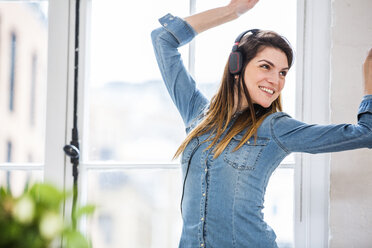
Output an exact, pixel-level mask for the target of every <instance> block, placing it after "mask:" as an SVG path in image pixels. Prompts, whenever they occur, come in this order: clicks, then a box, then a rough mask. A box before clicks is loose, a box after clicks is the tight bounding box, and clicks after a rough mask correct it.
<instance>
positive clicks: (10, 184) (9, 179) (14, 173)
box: [0, 170, 43, 196]
mask: <svg viewBox="0 0 372 248" xmlns="http://www.w3.org/2000/svg"><path fill="white" fill-rule="evenodd" d="M42 181H43V171H42V170H0V186H2V187H6V188H8V189H9V188H10V189H11V191H12V193H13V195H14V196H19V195H21V194H22V193H23V190H24V189H25V187H26V186H27V185H32V184H34V183H36V182H42Z"/></svg>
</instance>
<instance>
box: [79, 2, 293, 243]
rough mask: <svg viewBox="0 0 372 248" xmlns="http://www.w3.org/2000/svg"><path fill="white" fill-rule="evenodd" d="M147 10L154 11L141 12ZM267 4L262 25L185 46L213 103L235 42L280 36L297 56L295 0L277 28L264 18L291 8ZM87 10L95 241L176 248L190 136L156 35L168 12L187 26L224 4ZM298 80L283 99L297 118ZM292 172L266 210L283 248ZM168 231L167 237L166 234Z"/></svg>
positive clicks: (283, 176) (288, 168) (88, 184)
mask: <svg viewBox="0 0 372 248" xmlns="http://www.w3.org/2000/svg"><path fill="white" fill-rule="evenodd" d="M225 2H226V3H227V1H225ZM144 4H145V5H146V6H149V8H146V9H144V8H142V6H143V5H144ZM220 4H223V3H220ZM260 4H261V6H258V7H257V10H256V12H257V13H256V15H255V16H249V15H247V16H248V17H242V18H241V19H240V20H238V21H237V22H234V23H228V24H225V25H224V26H221V27H218V28H216V29H215V30H211V31H208V32H207V33H203V34H201V35H200V36H199V37H198V38H197V39H196V40H195V42H194V44H192V45H191V48H189V46H186V47H181V49H180V52H181V54H182V57H183V60H184V64H185V65H188V66H189V70H190V71H191V73H193V74H194V77H195V79H196V81H197V83H198V86H199V87H200V88H201V90H202V91H203V93H205V94H206V95H207V96H209V97H211V96H212V95H213V94H214V92H215V91H216V88H217V87H218V84H219V80H220V77H221V76H222V72H223V68H224V63H225V61H226V60H227V56H228V54H229V53H230V51H231V47H232V45H233V41H234V40H235V38H236V36H237V35H238V34H239V33H240V32H242V31H244V29H250V28H256V27H257V28H262V29H269V28H271V29H274V30H276V31H277V32H279V33H281V34H283V35H284V36H287V38H288V39H289V40H291V41H292V45H293V47H294V48H295V46H296V8H297V5H296V1H295V0H292V1H287V2H286V3H285V8H286V13H287V14H286V16H284V17H283V16H282V15H281V14H280V13H278V12H273V13H271V14H270V15H271V17H272V18H273V19H275V20H277V21H276V22H275V23H273V21H272V20H273V19H268V18H263V17H262V14H260V13H263V12H262V11H264V10H265V9H268V8H272V9H277V8H282V7H283V3H280V4H281V6H277V5H279V3H276V1H267V3H260ZM87 5H88V6H89V7H87V8H88V9H90V10H91V12H88V13H87V15H88V16H89V18H88V20H89V21H88V23H87V27H88V28H87V30H86V32H87V35H88V37H87V38H86V41H87V43H85V45H83V47H87V48H86V51H85V53H86V54H88V57H87V65H86V68H87V72H86V73H85V74H84V75H86V76H85V85H86V88H87V92H85V94H84V96H85V101H84V102H85V106H86V108H85V111H86V112H85V115H84V116H85V119H84V129H83V130H84V133H83V139H82V140H83V144H82V146H83V147H84V148H85V150H84V151H85V152H84V154H83V161H82V163H83V165H82V166H84V168H85V169H86V170H84V172H82V173H85V176H84V178H85V182H83V184H84V185H85V186H84V187H85V190H86V193H85V194H86V200H87V201H89V202H91V201H93V202H95V203H96V204H99V205H100V206H101V208H100V209H99V210H98V211H97V213H96V215H95V216H94V218H93V220H92V223H90V225H89V226H90V228H89V229H88V232H89V233H90V235H91V236H92V238H93V243H94V244H97V245H98V246H105V247H114V246H119V245H120V246H131V247H132V246H133V244H139V243H142V244H143V245H142V246H143V247H150V246H151V247H176V246H177V245H178V241H179V240H178V238H179V235H180V230H181V219H180V218H181V216H180V214H179V203H180V196H181V193H180V190H181V189H182V185H181V181H180V180H181V179H180V172H179V170H178V169H177V164H175V162H177V161H171V157H172V155H173V154H174V152H175V151H176V149H177V147H178V145H179V144H180V143H181V141H182V140H183V139H184V137H185V132H184V125H183V122H182V120H181V118H180V117H179V114H178V112H177V111H176V109H175V107H174V105H173V103H172V102H171V100H170V97H169V96H168V93H167V92H166V89H165V86H164V85H163V83H162V79H161V76H160V73H159V72H158V67H157V64H156V60H155V58H154V55H153V48H152V45H151V41H150V32H151V30H152V29H154V28H155V27H159V23H158V22H157V19H158V18H160V17H161V16H163V15H164V14H166V13H167V12H171V13H173V14H175V15H178V16H181V17H184V16H187V15H189V14H190V12H189V11H191V12H195V11H197V12H199V11H202V10H204V9H207V8H210V7H211V6H215V5H216V4H215V3H214V1H202V2H200V1H193V0H192V1H188V0H185V1H178V2H174V1H169V0H162V1H156V3H154V2H153V1H147V2H143V1H142V2H140V3H131V4H130V5H128V4H126V3H124V2H115V1H113V2H112V3H111V4H107V1H103V0H91V1H88V2H87ZM270 5H271V7H270ZM189 6H191V10H190V8H189ZM260 15H261V16H260ZM134 20H136V21H135V22H134ZM245 23H259V25H255V26H247V25H245ZM221 33H223V34H224V36H223V37H221ZM213 41H215V42H213ZM216 51H218V52H216ZM216 72H220V74H219V73H216ZM295 74H296V73H295V68H292V69H291V73H290V75H289V77H288V79H287V83H286V84H287V90H286V92H284V94H285V97H284V98H285V100H286V101H285V102H284V106H285V107H284V108H285V110H286V111H287V112H290V113H291V114H292V115H294V112H295V97H294V96H295V82H294V78H295ZM293 166H294V158H293V157H290V158H289V159H287V160H286V162H285V164H284V165H283V166H282V167H281V168H280V169H278V170H277V172H276V173H275V174H274V176H273V178H272V180H271V183H270V185H269V187H268V194H267V199H266V204H265V206H266V210H265V218H266V219H267V221H268V222H269V224H271V225H272V226H273V228H274V230H275V231H276V233H277V235H278V243H279V244H280V246H281V247H293V222H294V221H293V201H294V191H293V187H294V186H293V181H294V180H293V177H294V169H293ZM278 185H280V186H278ZM103 220H104V223H105V224H104V225H102V223H103V222H102V221H103ZM106 226H109V227H110V228H108V229H105V227H106ZM159 226H161V227H162V228H160V230H162V231H161V232H159V231H157V230H159ZM109 230H111V231H112V232H110V233H109ZM118 230H120V232H119V231H118ZM139 247H140V246H139Z"/></svg>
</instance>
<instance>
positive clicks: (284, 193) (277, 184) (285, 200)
mask: <svg viewBox="0 0 372 248" xmlns="http://www.w3.org/2000/svg"><path fill="white" fill-rule="evenodd" d="M293 173H294V171H293V169H289V168H288V169H287V168H285V169H277V170H276V171H274V173H273V175H272V176H271V178H270V181H269V185H268V186H267V189H266V196H265V208H264V217H265V221H266V222H267V223H268V224H269V225H270V226H271V227H272V228H273V230H274V231H275V233H276V235H277V243H278V246H279V247H280V248H290V247H293V246H294V243H293V242H294V238H293V232H294V230H293V223H294V219H293V214H294V213H293V204H294V200H293V197H294V180H293V176H294V175H293Z"/></svg>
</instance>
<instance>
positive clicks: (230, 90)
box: [174, 30, 293, 158]
mask: <svg viewBox="0 0 372 248" xmlns="http://www.w3.org/2000/svg"><path fill="white" fill-rule="evenodd" d="M266 47H273V48H277V49H280V50H281V51H283V52H284V53H285V55H286V57H287V60H288V66H289V67H290V66H291V65H292V61H293V51H292V48H291V45H290V44H289V42H288V41H287V39H285V38H284V37H282V36H280V35H279V34H277V33H275V32H273V31H263V30H260V31H258V32H256V33H254V34H249V35H245V36H244V37H243V38H242V40H241V42H240V45H239V51H240V52H241V53H242V55H243V58H244V62H243V67H242V68H243V69H242V71H241V72H240V74H239V75H238V77H234V75H232V74H231V73H230V72H229V68H228V62H227V64H226V66H225V70H224V74H223V77H222V82H221V84H220V88H219V89H218V91H217V94H216V95H215V96H214V97H212V99H211V102H210V106H209V109H208V111H207V112H206V114H205V116H204V119H203V120H202V121H201V122H200V123H199V124H198V125H197V126H196V127H195V128H194V129H193V130H192V131H191V132H190V133H189V134H188V136H187V137H186V139H185V140H184V141H183V142H182V144H181V145H180V147H179V148H178V150H177V152H176V154H175V155H174V158H177V157H178V156H179V155H180V154H181V153H182V152H183V151H184V150H185V148H186V146H187V144H188V143H189V142H190V141H191V140H192V139H193V138H195V137H199V136H201V135H203V134H205V133H208V132H210V134H209V138H208V139H207V140H206V141H210V140H211V141H212V142H211V144H210V145H209V146H208V147H207V149H210V148H211V147H213V146H214V145H216V146H215V147H214V149H213V152H214V158H216V157H218V156H219V155H220V154H221V153H222V152H223V151H224V149H225V148H226V146H227V145H228V144H229V143H230V141H231V139H232V138H233V137H234V136H235V135H237V134H238V133H240V132H242V131H243V130H245V129H247V130H246V132H245V134H244V136H243V138H242V139H241V141H240V143H239V144H238V145H237V146H236V147H235V149H234V151H236V150H238V149H239V148H240V147H242V146H243V144H244V143H245V142H247V141H248V140H249V139H250V138H251V137H252V135H255V138H257V137H256V136H257V129H258V128H259V126H260V125H261V123H262V121H263V120H264V119H265V118H266V117H267V116H268V115H270V114H272V113H275V112H277V111H282V104H281V96H280V95H279V97H278V98H277V99H276V100H275V101H274V102H273V103H272V104H271V106H270V107H268V108H264V107H262V106H260V105H258V104H253V103H252V99H251V97H250V95H249V92H248V89H247V86H246V84H245V80H244V73H245V68H246V65H247V64H248V63H249V62H250V61H251V60H252V59H253V58H254V57H256V55H257V54H258V53H259V52H260V51H262V50H263V49H264V48H266ZM236 96H237V97H238V99H237V104H238V105H237V106H235V97H236ZM242 96H244V97H245V99H246V100H247V102H248V107H247V108H245V109H244V110H243V112H242V113H241V114H240V115H238V116H237V118H236V120H235V121H234V123H233V125H232V126H231V127H230V128H229V130H228V131H227V134H226V135H225V136H224V137H223V138H222V140H221V141H220V142H218V140H219V138H220V137H221V135H222V134H223V133H224V132H225V131H226V130H227V128H228V125H229V123H230V121H231V120H232V118H233V115H234V113H233V111H234V109H240V107H241V102H242ZM234 107H237V108H234ZM206 141H205V142H206ZM217 142H218V143H217Z"/></svg>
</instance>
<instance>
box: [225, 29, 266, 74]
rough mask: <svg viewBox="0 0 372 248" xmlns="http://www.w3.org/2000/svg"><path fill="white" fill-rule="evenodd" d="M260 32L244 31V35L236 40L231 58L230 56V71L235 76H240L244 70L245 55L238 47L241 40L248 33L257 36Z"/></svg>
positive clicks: (254, 30) (253, 30) (256, 30)
mask: <svg viewBox="0 0 372 248" xmlns="http://www.w3.org/2000/svg"><path fill="white" fill-rule="evenodd" d="M258 31H260V30H259V29H250V30H247V31H244V32H243V33H241V34H240V35H239V36H238V37H237V38H236V39H235V43H234V46H233V48H232V51H231V53H230V56H229V71H230V73H231V74H233V75H236V74H239V73H240V71H241V70H242V65H243V55H242V53H241V52H240V51H239V47H238V46H239V43H240V40H241V39H242V38H243V36H244V35H245V34H246V33H249V32H251V33H252V35H256V34H257V33H258Z"/></svg>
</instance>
